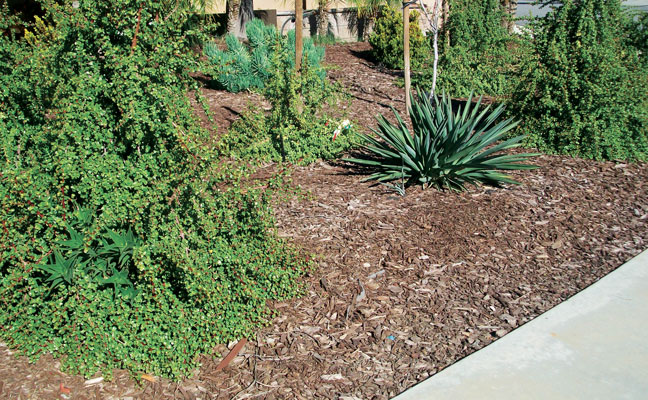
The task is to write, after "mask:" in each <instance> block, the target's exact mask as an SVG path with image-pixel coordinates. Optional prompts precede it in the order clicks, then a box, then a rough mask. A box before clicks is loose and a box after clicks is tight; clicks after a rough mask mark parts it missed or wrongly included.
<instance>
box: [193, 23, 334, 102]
mask: <svg viewBox="0 0 648 400" xmlns="http://www.w3.org/2000/svg"><path fill="white" fill-rule="evenodd" d="M245 31H246V33H247V37H248V39H249V44H247V45H246V44H243V43H241V42H240V41H239V40H238V38H237V37H236V36H234V35H232V34H228V35H227V36H226V37H225V42H226V44H227V50H226V51H222V50H220V49H219V48H218V45H217V44H216V43H214V42H211V43H208V44H207V45H206V46H205V55H206V56H207V58H208V59H209V61H210V62H211V64H212V65H213V69H214V78H215V80H216V82H217V84H218V85H219V86H221V87H223V88H224V89H226V90H227V91H229V92H240V91H241V90H246V89H262V88H263V87H264V85H265V83H266V81H267V80H268V79H269V78H270V76H271V75H272V74H273V71H272V68H273V63H272V59H273V58H274V57H275V56H276V53H275V51H277V50H279V49H280V50H281V51H283V53H281V54H280V56H281V57H283V58H285V60H283V61H284V62H283V66H284V67H289V68H291V69H294V68H295V60H294V54H295V32H294V31H290V32H288V35H287V37H285V38H282V37H280V36H279V32H278V31H277V28H276V27H275V26H272V25H265V24H264V23H263V21H261V20H260V19H254V20H252V21H250V22H248V23H247V24H246V25H245ZM278 44H280V45H278ZM303 55H304V58H303V62H304V64H305V65H307V66H308V67H309V69H311V70H312V71H314V72H315V73H316V74H317V75H318V76H319V77H320V78H321V79H324V77H325V75H326V73H325V71H324V69H323V68H322V67H321V61H322V59H323V58H324V47H320V46H315V45H314V44H313V41H312V40H310V39H309V38H304V44H303Z"/></svg>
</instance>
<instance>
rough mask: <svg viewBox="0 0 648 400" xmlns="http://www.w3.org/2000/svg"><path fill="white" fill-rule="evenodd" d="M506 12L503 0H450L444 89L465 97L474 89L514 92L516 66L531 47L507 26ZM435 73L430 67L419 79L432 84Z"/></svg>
mask: <svg viewBox="0 0 648 400" xmlns="http://www.w3.org/2000/svg"><path fill="white" fill-rule="evenodd" d="M506 15H507V14H506V13H505V12H504V10H503V7H502V6H501V3H500V1H499V0H450V16H449V19H448V23H447V24H446V25H445V26H444V27H443V31H442V32H440V34H439V44H440V47H441V49H440V57H439V75H438V85H439V86H438V87H439V88H440V89H443V90H445V91H447V92H450V93H454V95H456V96H462V97H465V96H468V94H470V93H471V92H473V91H474V92H475V93H478V94H483V95H490V96H505V95H508V94H510V93H511V91H512V90H513V88H514V87H515V82H516V80H515V77H516V75H515V72H516V69H517V68H518V65H519V63H520V61H521V59H522V58H523V57H524V55H525V54H526V53H527V52H528V50H527V48H526V47H527V44H526V41H525V40H524V39H523V38H521V37H519V36H517V35H511V34H509V33H508V30H507V28H505V27H504V26H503V24H502V21H504V20H505V19H506V18H507V16H506ZM446 33H448V34H449V37H450V43H449V45H448V44H447V43H446V41H445V37H446ZM431 75H432V69H431V68H429V67H428V68H426V70H425V71H424V73H423V75H422V77H421V78H420V79H419V80H416V79H415V81H417V82H419V83H420V84H422V85H423V86H424V87H428V86H429V85H431V83H432V76H431Z"/></svg>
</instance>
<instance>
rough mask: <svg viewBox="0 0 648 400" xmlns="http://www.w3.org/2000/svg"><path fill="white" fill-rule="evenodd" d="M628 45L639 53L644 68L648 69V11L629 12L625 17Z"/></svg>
mask: <svg viewBox="0 0 648 400" xmlns="http://www.w3.org/2000/svg"><path fill="white" fill-rule="evenodd" d="M624 17H625V18H624V22H625V29H624V30H625V32H626V34H627V37H626V44H627V46H629V47H630V48H634V49H636V50H637V52H638V57H639V59H640V60H641V63H642V64H643V65H644V67H648V11H640V10H628V11H626V14H625V16H624Z"/></svg>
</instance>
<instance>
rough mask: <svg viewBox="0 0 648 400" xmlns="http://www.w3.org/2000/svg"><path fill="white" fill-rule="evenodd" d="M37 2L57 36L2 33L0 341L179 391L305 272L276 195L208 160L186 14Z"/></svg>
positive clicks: (82, 368)
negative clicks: (161, 380)
mask: <svg viewBox="0 0 648 400" xmlns="http://www.w3.org/2000/svg"><path fill="white" fill-rule="evenodd" d="M43 4H44V8H45V10H47V15H46V16H45V17H44V19H45V21H46V22H47V24H48V25H50V26H54V27H55V28H54V32H53V34H52V35H51V36H49V37H48V38H47V40H37V41H32V42H27V41H24V40H18V39H16V38H12V37H10V36H6V35H5V36H2V37H0V134H1V137H0V140H1V147H0V148H1V151H2V153H1V154H2V159H1V163H2V169H1V173H0V225H1V226H2V228H1V229H0V304H2V307H3V312H2V313H0V337H1V338H2V340H3V341H5V342H7V343H8V344H9V345H10V346H11V347H12V348H15V349H18V350H19V351H20V353H22V354H25V355H27V356H29V357H31V358H38V357H39V356H40V355H41V354H43V353H45V352H51V353H52V354H54V355H55V356H58V357H61V361H62V366H63V368H64V369H65V370H67V371H69V372H72V373H80V374H83V375H85V376H90V375H93V374H94V373H96V372H98V371H102V372H103V374H104V375H105V376H110V373H111V369H112V368H126V369H128V370H130V371H132V372H133V373H135V372H147V373H150V374H155V375H161V376H165V377H169V378H172V379H178V378H180V377H182V376H185V375H187V374H189V373H190V371H192V370H193V369H194V368H195V367H196V365H197V357H198V355H199V354H200V353H205V352H209V351H210V350H211V349H212V348H213V346H214V345H215V344H218V343H226V342H227V341H229V340H234V339H240V338H241V337H244V336H248V335H251V334H252V333H253V331H254V330H255V329H256V328H257V327H258V326H259V325H260V324H263V323H265V322H266V321H267V320H268V318H269V317H270V316H272V314H273V312H272V310H271V309H270V308H269V307H268V305H267V302H268V300H271V299H283V298H286V297H289V296H293V295H295V294H296V293H297V292H298V291H299V290H300V286H299V285H298V284H297V283H296V280H297V278H298V277H299V276H300V275H302V274H303V273H304V270H305V268H306V267H307V263H306V261H304V259H303V258H302V257H300V256H299V255H298V254H297V252H296V251H295V250H293V249H292V248H291V247H289V246H288V245H287V244H286V243H285V242H283V241H282V240H281V239H279V238H278V237H277V235H276V234H275V233H274V229H273V225H274V224H273V219H272V214H271V211H270V208H269V201H270V196H271V189H272V187H277V185H278V184H276V182H274V181H273V182H274V183H273V182H270V183H269V184H268V185H266V186H267V187H268V188H269V189H261V188H255V187H257V186H258V185H252V186H251V187H247V186H246V184H245V183H244V181H243V180H242V178H245V176H244V173H243V172H244V171H240V170H238V169H234V168H231V167H228V168H220V167H219V166H218V165H219V164H218V163H217V162H216V161H217V160H216V158H215V156H216V155H215V153H214V152H213V151H210V150H209V146H208V145H207V144H208V143H209V135H208V132H206V131H205V130H203V129H202V128H200V125H199V124H198V123H197V118H196V116H195V115H194V110H193V108H192V106H191V104H190V101H189V99H188V98H187V93H188V92H189V91H190V89H197V88H196V85H195V83H194V81H193V80H192V79H191V78H190V76H189V72H191V70H193V69H196V68H197V67H198V64H197V58H196V57H195V56H194V55H192V53H191V52H189V51H188V50H187V46H188V45H189V44H190V43H194V40H195V39H196V37H200V36H201V32H200V31H199V30H197V28H198V27H197V26H196V25H195V24H192V25H191V26H190V27H188V26H186V25H185V24H184V22H185V21H187V11H185V10H184V9H183V8H182V7H176V3H175V2H159V1H154V0H147V1H140V0H110V1H105V0H101V1H99V0H83V1H80V2H78V3H76V2H75V3H74V6H73V3H72V2H61V4H59V3H58V2H55V1H52V2H50V1H45V2H44V3H43ZM75 6H76V7H75ZM0 28H2V27H0ZM30 43H33V44H30ZM195 92H199V91H198V90H195Z"/></svg>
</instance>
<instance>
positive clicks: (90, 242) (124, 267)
mask: <svg viewBox="0 0 648 400" xmlns="http://www.w3.org/2000/svg"><path fill="white" fill-rule="evenodd" d="M93 216H94V214H93V213H92V212H91V211H90V210H76V211H75V212H74V214H72V215H71V217H72V218H70V219H71V221H69V222H67V223H66V227H67V235H68V238H67V239H66V240H58V241H56V242H55V243H54V244H53V250H52V254H50V257H49V263H47V264H41V265H37V266H36V268H37V269H39V270H40V271H41V272H42V273H43V274H44V278H45V281H44V282H46V283H49V284H50V291H51V290H54V289H55V288H56V287H57V286H59V285H66V286H68V288H69V287H71V286H73V285H74V284H75V283H76V282H75V280H81V279H83V276H88V277H90V279H91V280H93V281H94V282H95V283H96V284H97V285H99V288H100V289H104V287H105V286H112V288H113V290H114V293H115V296H117V294H119V295H120V296H122V297H123V298H125V299H129V300H130V299H133V298H134V297H135V296H136V295H137V294H138V290H135V287H134V285H133V281H132V280H131V278H133V275H134V274H136V271H135V268H134V265H133V262H132V261H133V260H132V258H133V253H134V251H135V249H136V248H138V247H140V246H141V245H142V242H141V240H140V239H139V238H137V237H136V236H135V235H134V234H133V232H132V231H131V230H130V229H128V230H127V231H123V230H120V231H119V232H115V231H112V230H104V231H103V232H101V233H99V235H97V236H96V237H94V238H93V237H92V236H93V235H92V234H91V233H90V232H91V229H92V218H93ZM129 274H130V275H131V276H130V277H129Z"/></svg>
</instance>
